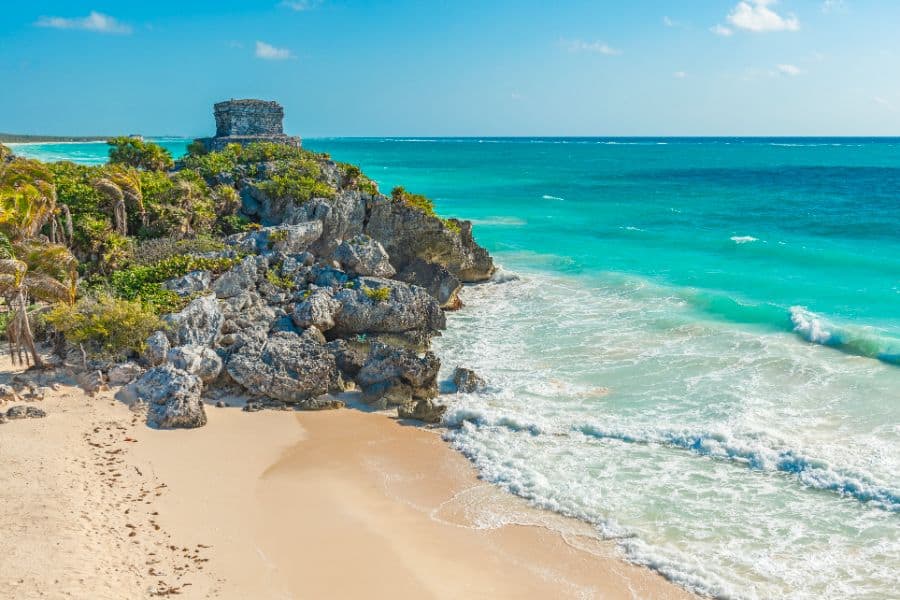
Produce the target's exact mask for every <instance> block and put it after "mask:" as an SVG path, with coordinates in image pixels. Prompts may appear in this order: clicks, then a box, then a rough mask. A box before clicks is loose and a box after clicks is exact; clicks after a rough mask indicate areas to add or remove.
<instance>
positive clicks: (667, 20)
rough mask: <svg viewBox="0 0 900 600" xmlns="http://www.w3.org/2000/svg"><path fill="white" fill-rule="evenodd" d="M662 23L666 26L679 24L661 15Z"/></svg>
mask: <svg viewBox="0 0 900 600" xmlns="http://www.w3.org/2000/svg"><path fill="white" fill-rule="evenodd" d="M663 25H665V26H666V27H678V26H679V25H681V23H679V22H678V21H675V20H674V19H671V18H669V17H663Z"/></svg>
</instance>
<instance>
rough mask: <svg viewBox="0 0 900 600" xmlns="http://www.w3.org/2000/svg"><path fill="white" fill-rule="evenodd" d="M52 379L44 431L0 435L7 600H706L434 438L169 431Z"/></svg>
mask: <svg viewBox="0 0 900 600" xmlns="http://www.w3.org/2000/svg"><path fill="white" fill-rule="evenodd" d="M0 372H2V380H3V382H6V381H9V379H10V377H11V376H12V375H13V374H14V371H12V370H11V367H10V364H9V362H8V358H4V360H3V362H2V363H0ZM56 379H57V380H62V381H63V383H62V384H56V385H54V386H53V387H55V388H56V389H52V388H48V389H47V393H46V396H45V398H44V399H43V400H42V401H37V402H35V403H34V405H35V406H39V407H41V408H43V409H44V410H45V411H46V412H47V415H48V416H47V417H46V418H43V419H24V420H15V421H10V422H8V423H5V424H3V425H0V481H2V482H3V485H2V487H0V506H2V507H3V508H2V518H0V555H2V556H3V557H4V559H3V561H0V597H4V598H142V597H153V596H167V595H178V596H179V597H184V598H352V597H361V596H365V597H368V598H394V599H396V598H551V597H553V598H566V597H570V598H687V597H690V596H689V594H687V593H686V592H684V591H683V590H681V589H680V588H677V587H675V586H674V585H671V584H669V583H668V582H666V581H665V580H663V579H662V578H661V577H659V576H658V575H656V574H654V573H652V572H650V571H648V570H646V569H643V568H639V567H635V566H632V565H629V564H626V563H625V562H623V561H622V560H621V559H619V558H618V556H617V553H616V550H615V548H614V547H613V545H612V544H610V543H608V542H601V541H599V540H597V539H596V537H595V536H594V534H593V531H592V528H591V527H589V526H588V525H585V524H583V523H580V522H577V521H574V520H570V519H565V518H562V517H559V516H557V515H554V514H551V513H547V512H544V511H540V510H536V509H533V508H530V507H529V506H527V504H526V503H525V502H524V501H521V500H520V499H518V498H515V497H513V496H510V495H508V494H506V493H505V492H502V491H501V490H499V489H497V488H495V487H493V486H490V485H488V484H485V483H483V482H480V481H479V480H478V479H477V477H476V474H475V472H474V470H473V468H472V467H471V465H470V464H469V463H468V461H467V460H466V459H465V458H464V457H462V456H461V455H459V454H457V453H456V452H454V451H453V450H451V449H450V448H449V447H448V446H447V445H446V444H445V443H444V442H443V441H442V440H441V437H440V430H438V429H431V430H429V429H424V428H420V427H416V426H410V425H409V424H405V423H402V422H400V421H397V420H396V419H394V418H392V417H390V416H388V415H386V414H381V413H367V412H364V411H361V410H356V409H352V408H351V409H343V410H338V411H325V412H305V413H296V412H282V411H263V412H258V413H245V412H242V411H241V410H240V409H239V408H237V407H229V408H213V407H209V408H208V414H209V424H208V426H207V427H205V428H202V429H198V430H176V431H157V430H152V429H149V428H147V427H146V425H145V424H144V422H143V419H142V418H141V417H140V416H139V415H136V414H134V413H132V412H131V411H130V410H129V409H128V408H127V407H126V406H125V405H124V404H123V403H121V402H119V401H118V400H116V399H115V398H114V391H115V390H111V391H107V392H101V393H100V394H98V395H97V396H96V397H93V398H90V397H88V396H87V395H85V394H84V393H83V392H82V391H81V389H80V388H77V387H74V386H72V385H66V382H65V378H59V377H58V378H56ZM48 383H49V382H48ZM70 383H71V382H70ZM10 404H11V403H7V404H6V405H4V406H3V409H4V410H5V409H6V408H8V407H9V405H10Z"/></svg>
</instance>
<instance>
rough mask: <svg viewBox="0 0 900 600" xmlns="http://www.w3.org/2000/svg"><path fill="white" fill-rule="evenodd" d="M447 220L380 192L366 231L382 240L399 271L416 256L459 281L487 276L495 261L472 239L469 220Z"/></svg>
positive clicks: (468, 280)
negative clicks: (439, 266) (381, 194)
mask: <svg viewBox="0 0 900 600" xmlns="http://www.w3.org/2000/svg"><path fill="white" fill-rule="evenodd" d="M449 223H450V225H448V222H444V221H442V220H441V219H439V218H437V217H434V216H432V215H428V214H426V213H424V212H422V211H420V210H417V209H416V208H413V207H411V206H407V205H406V204H404V203H403V202H396V201H393V200H391V199H390V198H386V197H383V196H382V197H380V198H377V199H375V200H374V201H373V202H372V207H371V210H370V211H369V216H368V221H367V223H366V228H365V233H367V234H368V235H370V236H371V237H373V238H375V239H376V240H378V241H379V242H381V244H382V245H383V246H384V249H385V250H387V253H388V254H389V255H390V257H391V264H392V265H393V266H394V268H395V269H396V270H397V271H398V272H399V271H403V270H404V269H405V268H406V267H407V266H408V265H409V264H410V263H412V262H413V261H414V260H416V259H417V258H418V259H422V260H423V261H425V262H428V263H434V264H438V265H441V266H443V267H445V268H446V269H447V270H448V271H450V272H451V273H452V274H453V275H454V276H455V277H457V278H458V279H459V280H460V281H462V282H466V283H470V282H471V283H474V282H479V281H487V280H489V279H490V278H491V275H492V274H493V272H494V262H493V260H492V259H491V256H490V255H489V254H488V253H487V251H486V250H485V249H484V248H482V247H481V246H479V245H478V244H477V243H476V242H475V240H474V239H473V237H472V223H471V222H469V221H458V220H455V219H454V220H450V221H449Z"/></svg>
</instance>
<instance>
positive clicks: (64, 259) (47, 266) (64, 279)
mask: <svg viewBox="0 0 900 600" xmlns="http://www.w3.org/2000/svg"><path fill="white" fill-rule="evenodd" d="M77 266H78V261H77V260H76V259H75V257H74V256H72V254H71V253H70V252H69V250H68V249H67V248H66V247H64V246H60V245H56V244H45V243H41V242H37V241H28V242H20V243H15V244H14V243H12V242H10V240H9V238H8V237H7V236H6V235H5V234H3V233H0V296H2V297H3V298H4V299H5V300H6V304H7V306H9V308H10V310H11V312H12V315H11V317H10V319H9V322H8V324H7V326H6V336H7V339H8V340H9V352H10V355H11V357H12V359H13V363H16V362H18V363H19V364H26V363H27V362H28V358H29V356H28V355H30V357H31V360H32V363H33V364H34V365H35V366H38V367H40V366H43V361H41V357H40V355H39V354H38V352H37V348H36V347H35V344H34V336H33V334H32V331H31V324H30V323H29V319H28V301H29V298H31V297H33V298H34V299H36V300H43V301H45V302H66V303H68V304H73V303H74V302H75V291H76V282H77V279H78V273H77V270H76V268H77ZM23 350H24V351H25V358H24V360H23V356H22V355H23Z"/></svg>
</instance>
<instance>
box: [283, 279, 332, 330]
mask: <svg viewBox="0 0 900 600" xmlns="http://www.w3.org/2000/svg"><path fill="white" fill-rule="evenodd" d="M340 310H341V303H340V302H338V301H337V300H335V299H334V297H332V295H331V293H330V292H328V291H327V290H324V289H317V290H315V291H314V292H313V293H312V294H310V296H309V297H308V298H306V299H305V300H303V301H302V302H299V303H297V304H296V305H295V306H294V312H293V313H292V315H291V317H292V319H293V321H294V324H295V325H297V327H310V326H314V327H317V328H318V329H319V331H328V330H329V329H331V328H332V327H334V316H335V315H336V314H337V313H338V312H339V311H340Z"/></svg>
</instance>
